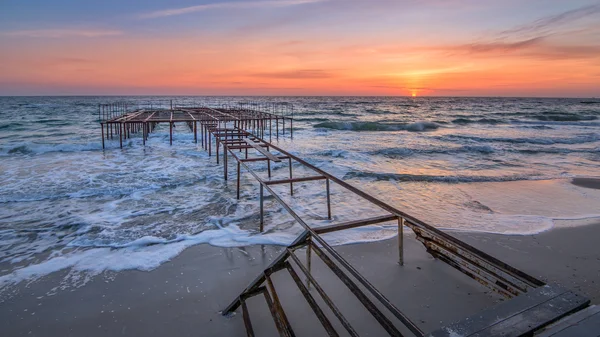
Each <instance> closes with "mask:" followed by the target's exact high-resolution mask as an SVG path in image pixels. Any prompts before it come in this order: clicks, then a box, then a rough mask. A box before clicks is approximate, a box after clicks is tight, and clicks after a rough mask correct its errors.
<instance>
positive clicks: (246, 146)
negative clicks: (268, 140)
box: [229, 144, 268, 158]
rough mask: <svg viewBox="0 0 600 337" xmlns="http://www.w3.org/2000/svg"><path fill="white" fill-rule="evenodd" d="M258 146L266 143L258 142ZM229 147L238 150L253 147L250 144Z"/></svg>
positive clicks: (263, 145) (264, 145)
mask: <svg viewBox="0 0 600 337" xmlns="http://www.w3.org/2000/svg"><path fill="white" fill-rule="evenodd" d="M258 146H262V147H267V146H268V145H266V144H258ZM229 148H231V149H236V150H239V149H252V148H254V147H253V146H251V145H233V146H230V147H229ZM265 158H266V157H265Z"/></svg>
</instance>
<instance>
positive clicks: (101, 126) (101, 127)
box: [100, 123, 104, 149]
mask: <svg viewBox="0 0 600 337" xmlns="http://www.w3.org/2000/svg"><path fill="white" fill-rule="evenodd" d="M100 129H101V130H102V149H104V124H102V123H100Z"/></svg>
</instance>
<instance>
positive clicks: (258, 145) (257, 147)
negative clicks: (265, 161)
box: [244, 138, 281, 163]
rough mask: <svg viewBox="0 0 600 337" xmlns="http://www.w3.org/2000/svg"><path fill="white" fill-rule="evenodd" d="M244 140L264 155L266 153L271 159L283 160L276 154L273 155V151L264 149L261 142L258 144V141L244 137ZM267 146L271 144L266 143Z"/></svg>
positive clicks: (275, 160)
mask: <svg viewBox="0 0 600 337" xmlns="http://www.w3.org/2000/svg"><path fill="white" fill-rule="evenodd" d="M244 141H245V142H246V143H247V144H248V145H250V146H252V147H253V148H254V149H255V150H257V151H258V152H260V153H261V154H262V155H264V156H265V157H267V158H269V159H270V160H271V161H274V162H276V163H278V162H281V159H279V158H277V157H275V155H273V154H272V153H271V152H269V151H267V150H265V149H263V147H262V146H260V144H256V142H254V141H252V140H249V139H248V138H244ZM266 145H267V147H268V146H269V144H266Z"/></svg>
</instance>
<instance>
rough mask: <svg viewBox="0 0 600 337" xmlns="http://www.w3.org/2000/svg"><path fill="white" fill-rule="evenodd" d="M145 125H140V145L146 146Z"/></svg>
mask: <svg viewBox="0 0 600 337" xmlns="http://www.w3.org/2000/svg"><path fill="white" fill-rule="evenodd" d="M146 126H147V125H146V123H144V124H142V143H143V144H144V146H146Z"/></svg>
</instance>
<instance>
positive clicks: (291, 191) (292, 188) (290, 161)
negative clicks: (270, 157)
mask: <svg viewBox="0 0 600 337" xmlns="http://www.w3.org/2000/svg"><path fill="white" fill-rule="evenodd" d="M288 159H289V160H288V162H289V164H290V165H289V166H290V180H292V157H289V158H288ZM290 194H291V195H294V183H292V182H291V181H290Z"/></svg>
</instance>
